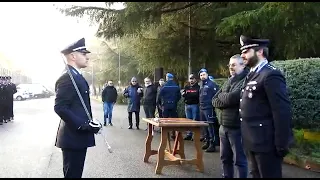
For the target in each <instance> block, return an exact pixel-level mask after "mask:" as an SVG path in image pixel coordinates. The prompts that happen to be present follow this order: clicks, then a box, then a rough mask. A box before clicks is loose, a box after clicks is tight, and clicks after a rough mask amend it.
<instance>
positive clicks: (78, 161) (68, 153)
mask: <svg viewBox="0 0 320 180" xmlns="http://www.w3.org/2000/svg"><path fill="white" fill-rule="evenodd" d="M86 154H87V148H85V149H62V157H63V174H64V177H65V178H81V177H82V172H83V167H84V162H85V159H86Z"/></svg>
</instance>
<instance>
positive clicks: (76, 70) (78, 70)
mask: <svg viewBox="0 0 320 180" xmlns="http://www.w3.org/2000/svg"><path fill="white" fill-rule="evenodd" d="M68 66H69V67H71V68H69V69H70V71H73V73H75V74H76V75H78V74H80V75H81V74H82V73H81V70H80V69H78V68H76V67H74V66H71V65H68Z"/></svg>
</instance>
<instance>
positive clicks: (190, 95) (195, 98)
mask: <svg viewBox="0 0 320 180" xmlns="http://www.w3.org/2000/svg"><path fill="white" fill-rule="evenodd" d="M199 91H200V86H199V85H198V83H195V84H194V85H190V84H188V85H186V86H185V87H184V94H183V97H184V103H186V104H188V105H189V104H199Z"/></svg>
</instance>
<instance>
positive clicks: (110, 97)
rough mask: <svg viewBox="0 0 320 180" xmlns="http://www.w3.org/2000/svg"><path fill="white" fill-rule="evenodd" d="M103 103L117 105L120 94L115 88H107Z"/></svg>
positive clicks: (103, 94)
mask: <svg viewBox="0 0 320 180" xmlns="http://www.w3.org/2000/svg"><path fill="white" fill-rule="evenodd" d="M101 96H102V102H108V103H115V102H116V101H117V97H118V93H117V90H116V88H115V87H114V86H107V87H105V88H104V90H103V91H102V95H101Z"/></svg>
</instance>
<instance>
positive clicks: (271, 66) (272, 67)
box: [266, 64, 277, 70]
mask: <svg viewBox="0 0 320 180" xmlns="http://www.w3.org/2000/svg"><path fill="white" fill-rule="evenodd" d="M266 67H267V68H269V69H272V70H276V69H277V68H276V67H274V66H273V65H271V64H267V65H266Z"/></svg>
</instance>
